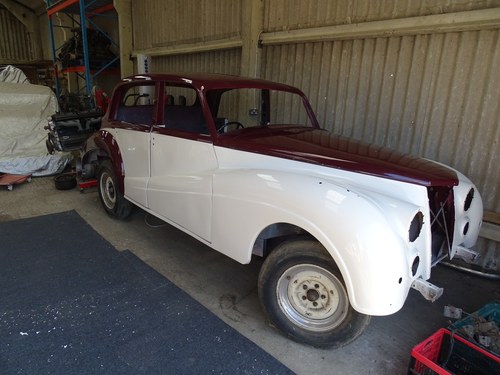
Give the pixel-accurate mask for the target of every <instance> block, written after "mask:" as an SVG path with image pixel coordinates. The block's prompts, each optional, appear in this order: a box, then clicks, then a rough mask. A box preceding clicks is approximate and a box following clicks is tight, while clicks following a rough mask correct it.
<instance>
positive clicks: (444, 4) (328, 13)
mask: <svg viewBox="0 0 500 375" xmlns="http://www.w3.org/2000/svg"><path fill="white" fill-rule="evenodd" d="M264 6H265V15H264V32H272V31H282V30H294V29H302V28H308V27H320V26H332V25H343V24H350V23H360V22H368V21H380V20H388V19H396V18H405V17H416V16H427V15H431V14H442V13H451V12H462V11H467V10H477V9H486V8H491V7H498V6H500V1H499V0H435V1H428V0H412V1H408V0H378V1H373V0H351V1H332V0H264Z"/></svg>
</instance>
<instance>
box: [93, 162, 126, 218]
mask: <svg viewBox="0 0 500 375" xmlns="http://www.w3.org/2000/svg"><path fill="white" fill-rule="evenodd" d="M98 182H99V185H98V189H99V199H100V200H101V204H102V207H103V208H104V210H105V211H106V212H107V213H108V215H110V216H113V217H116V218H117V219H121V220H124V219H126V218H127V217H129V216H130V214H131V213H132V208H133V206H132V203H130V202H129V201H128V200H126V199H125V198H124V197H123V194H122V193H121V191H120V189H119V187H118V184H117V179H116V176H115V173H114V171H113V167H112V165H111V162H110V161H109V160H105V161H103V162H102V163H101V165H100V167H99V172H98Z"/></svg>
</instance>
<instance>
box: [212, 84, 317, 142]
mask: <svg viewBox="0 0 500 375" xmlns="http://www.w3.org/2000/svg"><path fill="white" fill-rule="evenodd" d="M207 97H208V98H209V99H208V100H209V103H210V107H211V108H210V109H211V111H212V116H213V117H214V119H215V123H216V126H217V131H218V132H219V133H231V132H232V131H234V130H238V129H242V128H250V127H257V126H290V125H293V126H296V125H298V126H308V127H310V126H312V121H311V119H310V118H309V115H308V113H307V109H306V107H305V106H304V102H303V100H302V97H301V96H300V95H298V94H295V93H292V92H288V91H278V90H268V89H247V88H243V89H228V90H214V92H209V93H208V94H207Z"/></svg>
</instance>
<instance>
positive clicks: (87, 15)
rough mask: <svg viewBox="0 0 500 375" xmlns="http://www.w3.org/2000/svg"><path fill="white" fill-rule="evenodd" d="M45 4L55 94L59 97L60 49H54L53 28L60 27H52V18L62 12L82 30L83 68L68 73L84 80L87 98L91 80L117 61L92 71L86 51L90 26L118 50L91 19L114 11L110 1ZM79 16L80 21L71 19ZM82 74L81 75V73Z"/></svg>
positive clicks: (47, 0) (50, 1) (47, 1)
mask: <svg viewBox="0 0 500 375" xmlns="http://www.w3.org/2000/svg"><path fill="white" fill-rule="evenodd" d="M45 4H46V6H47V16H48V19H49V33H50V44H51V49H52V60H53V62H54V69H55V76H56V94H57V97H59V94H60V89H61V88H60V85H59V74H58V71H57V65H56V62H57V55H56V53H57V51H58V50H59V49H60V48H61V46H60V47H58V48H56V45H55V39H54V27H61V26H58V25H54V24H53V22H52V16H53V15H54V14H55V13H58V12H62V13H65V14H66V15H68V17H70V19H71V20H73V21H74V22H75V23H77V24H78V25H80V28H81V30H82V44H83V62H84V65H83V67H79V68H78V69H73V70H68V72H70V71H73V72H76V73H77V74H79V75H80V76H81V77H82V78H83V79H84V80H85V93H86V95H87V96H90V93H91V90H92V81H93V79H94V78H95V77H96V76H97V75H99V74H101V73H102V72H104V71H105V70H106V69H107V68H109V67H110V66H111V65H112V64H114V63H115V62H116V61H118V60H119V57H118V56H117V57H115V58H113V59H111V60H110V61H109V62H107V63H106V64H104V65H103V66H102V67H100V68H99V69H98V70H96V71H94V70H91V69H90V61H89V50H88V39H87V25H88V24H90V25H92V27H93V28H94V29H95V30H97V31H98V32H99V33H101V34H102V35H104V36H105V37H106V38H107V39H109V41H110V42H111V43H112V44H113V45H114V46H116V47H118V48H119V45H118V44H117V43H116V42H115V41H114V40H112V39H111V38H110V37H109V36H108V35H107V34H106V33H105V32H104V31H102V30H101V28H100V27H99V26H97V25H96V23H95V22H94V21H92V18H93V17H94V16H100V15H103V14H104V13H106V12H109V11H111V10H113V9H114V7H113V2H112V0H45ZM75 14H76V15H79V17H80V21H78V20H76V19H75V18H73V17H72V15H75ZM82 72H83V73H84V74H83V75H81V73H82Z"/></svg>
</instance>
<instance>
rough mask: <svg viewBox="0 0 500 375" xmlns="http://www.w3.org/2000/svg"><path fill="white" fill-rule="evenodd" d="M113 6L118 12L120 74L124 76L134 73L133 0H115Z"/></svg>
mask: <svg viewBox="0 0 500 375" xmlns="http://www.w3.org/2000/svg"><path fill="white" fill-rule="evenodd" d="M113 6H114V8H115V9H116V13H117V14H118V28H119V31H118V32H119V41H118V42H119V45H120V74H121V77H122V78H124V77H128V76H130V75H132V74H134V63H133V61H132V60H131V54H132V45H133V36H132V2H131V0H114V1H113Z"/></svg>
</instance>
